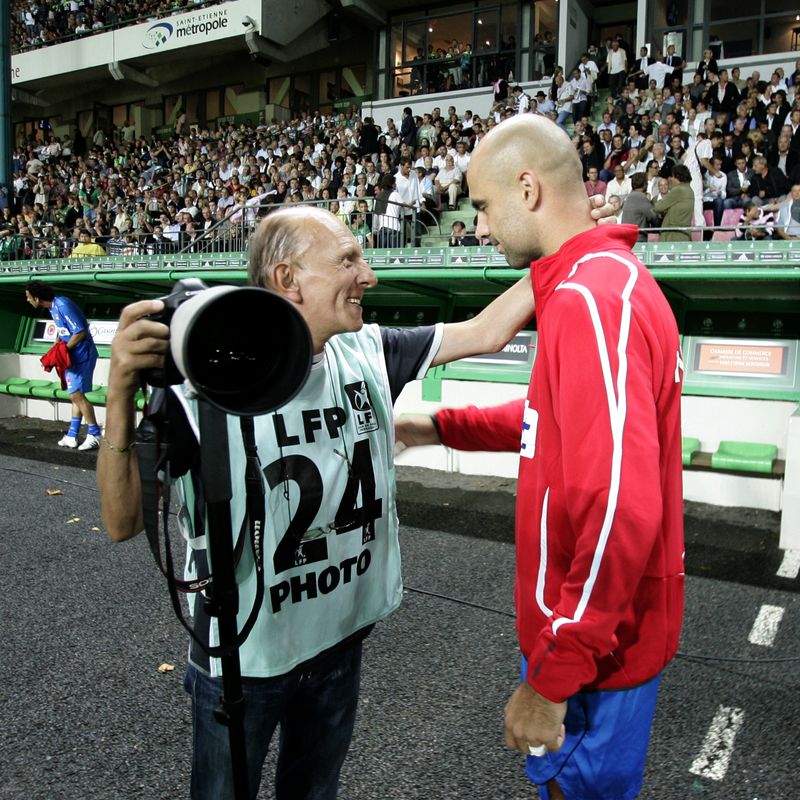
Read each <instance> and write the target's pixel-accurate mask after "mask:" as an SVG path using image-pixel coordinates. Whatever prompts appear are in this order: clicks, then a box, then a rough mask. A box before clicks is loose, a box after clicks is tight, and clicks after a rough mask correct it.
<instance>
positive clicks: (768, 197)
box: [750, 156, 789, 206]
mask: <svg viewBox="0 0 800 800" xmlns="http://www.w3.org/2000/svg"><path fill="white" fill-rule="evenodd" d="M753 173H754V174H753V180H752V181H751V183H750V195H751V197H752V200H753V202H754V203H755V204H756V205H758V206H761V205H764V204H765V203H774V202H776V201H778V200H781V199H783V198H784V197H785V196H786V194H787V192H788V191H789V181H788V180H787V179H786V176H785V175H784V174H783V173H782V172H781V171H780V170H779V169H777V168H775V167H770V166H769V164H768V163H767V159H766V158H764V157H763V156H757V157H756V158H755V159H754V160H753Z"/></svg>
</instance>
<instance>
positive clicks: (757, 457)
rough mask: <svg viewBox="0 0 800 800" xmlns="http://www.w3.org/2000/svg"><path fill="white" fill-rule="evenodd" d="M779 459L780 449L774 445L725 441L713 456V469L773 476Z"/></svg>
mask: <svg viewBox="0 0 800 800" xmlns="http://www.w3.org/2000/svg"><path fill="white" fill-rule="evenodd" d="M777 457H778V448H777V447H776V446H775V445H774V444H759V443H758V442H731V441H725V442H720V443H719V449H718V450H717V452H716V453H712V454H711V468H712V469H726V470H736V471H739V472H760V473H765V474H771V473H772V467H773V462H774V461H775V459H776V458H777Z"/></svg>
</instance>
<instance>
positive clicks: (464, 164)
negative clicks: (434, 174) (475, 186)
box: [453, 142, 472, 176]
mask: <svg viewBox="0 0 800 800" xmlns="http://www.w3.org/2000/svg"><path fill="white" fill-rule="evenodd" d="M471 159H472V155H471V154H470V153H469V152H467V143H466V142H456V154H455V155H454V156H453V162H454V163H455V165H456V167H458V169H459V170H460V171H461V174H462V175H464V176H466V174H467V171H468V170H469V162H470V160H471Z"/></svg>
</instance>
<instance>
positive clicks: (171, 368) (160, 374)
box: [144, 278, 208, 387]
mask: <svg viewBox="0 0 800 800" xmlns="http://www.w3.org/2000/svg"><path fill="white" fill-rule="evenodd" d="M206 289H208V286H206V284H205V283H204V282H203V281H201V280H200V278H182V279H181V280H179V281H178V282H177V283H176V284H175V285H174V286H173V287H172V291H171V292H170V293H169V294H165V295H164V296H163V297H157V298H155V299H156V300H160V301H161V302H162V303H163V304H164V308H163V309H162V310H161V311H159V312H158V313H157V314H151V315H150V317H149V319H152V320H153V321H155V322H163V323H164V324H165V325H169V324H170V322H171V321H172V317H173V315H174V314H175V312H176V311H177V310H178V307H179V306H180V305H182V304H183V303H185V302H186V301H187V300H188V299H189V298H190V297H194V296H195V295H197V294H199V293H200V292H204V291H205V290H206ZM144 379H145V381H147V383H149V384H150V386H158V387H164V386H172V385H173V384H176V383H183V375H181V373H180V370H179V369H178V367H177V365H176V364H175V359H174V358H173V357H172V351H171V349H170V348H168V349H167V352H166V354H165V355H164V368H163V369H152V370H147V372H146V373H145V376H144Z"/></svg>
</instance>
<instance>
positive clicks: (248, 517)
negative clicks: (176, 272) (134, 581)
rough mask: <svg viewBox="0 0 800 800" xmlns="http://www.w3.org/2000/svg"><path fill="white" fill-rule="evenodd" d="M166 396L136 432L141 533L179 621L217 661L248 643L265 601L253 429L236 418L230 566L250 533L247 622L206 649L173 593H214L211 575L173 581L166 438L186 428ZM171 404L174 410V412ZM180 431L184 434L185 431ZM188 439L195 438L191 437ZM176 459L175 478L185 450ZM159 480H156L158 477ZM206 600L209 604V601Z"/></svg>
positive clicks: (261, 494) (249, 421)
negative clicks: (241, 487)
mask: <svg viewBox="0 0 800 800" xmlns="http://www.w3.org/2000/svg"><path fill="white" fill-rule="evenodd" d="M171 394H172V393H171V392H170V391H166V392H164V393H163V397H162V398H159V400H160V401H161V402H160V403H158V404H156V405H157V406H158V408H159V411H158V412H156V413H154V414H152V415H150V416H147V417H145V418H144V419H143V420H142V422H141V423H140V425H139V429H138V431H137V442H138V446H137V450H138V453H137V455H138V459H139V472H140V478H141V485H142V509H143V518H144V527H145V533H146V535H147V541H148V543H149V545H150V551H151V552H152V554H153V557H154V558H155V561H156V563H157V564H158V566H159V568H160V569H161V572H162V574H163V575H164V577H165V578H166V579H167V588H168V590H169V595H170V599H171V601H172V607H173V610H174V611H175V615H176V616H177V618H178V621H179V622H180V623H181V625H183V627H184V628H185V629H186V630H187V631H188V633H189V635H190V636H191V637H192V639H193V640H194V641H195V642H196V643H197V644H198V646H199V647H200V648H201V649H202V650H203V651H204V652H205V653H206V654H207V655H208V656H209V657H211V658H219V657H221V656H225V655H229V654H230V653H231V652H233V651H235V650H237V649H238V648H239V647H240V646H241V645H242V643H243V642H244V641H245V639H247V636H248V635H249V634H250V631H251V630H252V628H253V625H255V622H256V619H257V618H258V614H259V612H260V610H261V605H262V603H263V600H264V561H263V553H264V546H263V540H264V524H265V517H266V512H265V508H266V505H265V490H264V479H263V476H262V472H261V464H260V461H259V458H258V450H257V447H256V443H255V426H254V423H253V418H252V417H242V418H241V432H242V442H243V444H244V450H245V474H244V481H245V491H246V501H245V516H244V519H243V520H242V524H241V526H240V528H239V534H238V536H237V539H236V544H235V546H234V553H233V556H234V563H235V564H236V565H238V564H239V561H240V559H241V555H242V552H243V550H244V543H245V539H246V538H248V537H247V536H246V533H247V532H248V531H249V534H250V536H249V539H250V548H251V552H252V556H253V566H254V569H255V571H256V594H255V598H254V601H253V606H252V608H251V609H250V613H249V615H248V617H247V620H246V621H245V623H244V625H243V626H242V628H241V630H240V631H239V632H238V635H237V637H236V640H235V641H234V642H233V643H231V644H229V645H227V646H225V647H222V646H216V647H215V646H209V645H208V643H207V642H205V641H203V640H202V639H200V637H198V636H197V634H196V633H195V631H194V627H193V625H192V624H191V622H190V621H188V620H187V619H186V617H185V616H184V613H183V608H182V606H181V602H180V598H179V594H178V593H179V592H181V593H184V594H186V593H189V594H191V593H197V592H199V591H202V590H206V591H210V592H211V594H212V595H213V588H212V586H213V581H214V575H213V571H212V572H211V573H209V574H208V575H205V576H199V577H197V578H195V579H192V580H188V581H187V580H181V579H179V578H176V577H175V565H174V560H173V557H172V547H171V541H170V534H169V509H170V502H171V496H172V492H171V487H172V479H173V472H172V461H173V459H172V457H171V456H172V454H173V453H175V448H174V442H172V441H171V439H172V434H173V433H176V427H177V428H178V429H180V428H181V425H183V426H184V428H188V427H189V426H188V423H187V421H186V418H185V409H183V408H182V407H181V406H180V403H177V401H176V400H175V399H174V398H173V399H172V400H170V395H171ZM176 405H177V406H178V408H176ZM183 432H184V433H185V430H184V431H183ZM191 435H192V438H193V439H194V435H193V433H192V434H191ZM178 438H181V434H180V433H179V434H178ZM184 444H185V442H184ZM194 444H195V445H196V440H194ZM194 449H195V451H196V452H195V454H194V457H193V458H192V459H190V461H192V464H191V466H189V467H187V469H191V470H193V468H194V467H196V465H197V463H196V462H197V459H196V455H197V454H198V453H199V450H198V448H196V447H195V448H194ZM178 460H179V462H180V463H181V465H182V466H181V467H179V475H180V474H185V472H186V471H187V470H186V469H183V466H184V465H185V464H186V463H188V462H187V458H186V451H185V450H184V449H183V448H181V455H180V458H179V459H178ZM181 469H183V471H182V472H181V471H180V470H181ZM159 476H160V477H161V479H159ZM193 477H194V476H193ZM159 501H160V502H159ZM159 506H160V511H159ZM159 516H160V520H159ZM197 516H198V518H199V519H198V520H197V521H198V522H200V524H201V525H202V528H201V530H205V515H204V514H198V515H197ZM206 535H207V536H208V535H211V534H210V533H207V534H206ZM162 543H163V554H164V555H163V558H162V546H161V545H162ZM212 566H213V565H212ZM206 602H207V603H208V601H206ZM207 611H209V613H210V614H211V609H209V608H208V607H207Z"/></svg>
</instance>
